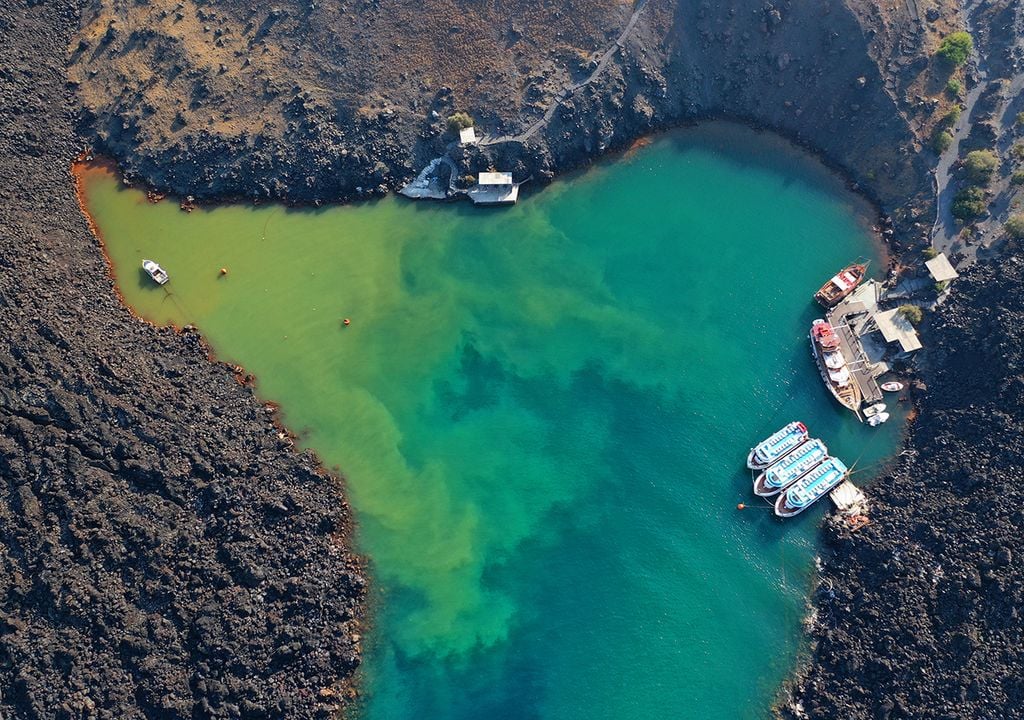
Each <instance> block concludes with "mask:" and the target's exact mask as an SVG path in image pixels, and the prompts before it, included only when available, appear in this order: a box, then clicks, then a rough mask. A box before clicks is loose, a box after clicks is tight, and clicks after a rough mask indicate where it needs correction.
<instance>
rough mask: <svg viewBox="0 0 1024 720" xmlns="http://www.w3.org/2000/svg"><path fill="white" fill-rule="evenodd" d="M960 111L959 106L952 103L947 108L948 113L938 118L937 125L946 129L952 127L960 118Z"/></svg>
mask: <svg viewBox="0 0 1024 720" xmlns="http://www.w3.org/2000/svg"><path fill="white" fill-rule="evenodd" d="M960 112H961V111H960V106H959V105H954V106H953V107H951V108H950V109H949V112H948V113H946V114H945V115H943V116H942V119H941V120H939V125H941V126H942V127H944V128H947V129H948V128H952V127H954V126H955V125H956V123H957V121H958V120H959V119H960Z"/></svg>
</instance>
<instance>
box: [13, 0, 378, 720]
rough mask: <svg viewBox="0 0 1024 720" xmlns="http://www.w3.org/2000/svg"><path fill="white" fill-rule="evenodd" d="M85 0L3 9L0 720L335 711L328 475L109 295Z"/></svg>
mask: <svg viewBox="0 0 1024 720" xmlns="http://www.w3.org/2000/svg"><path fill="white" fill-rule="evenodd" d="M78 11H79V9H78V7H77V6H76V3H74V2H70V1H68V2H47V3H31V4H29V5H25V4H23V3H5V4H4V5H3V7H2V8H0V107H2V110H0V148H2V152H0V227H2V228H3V234H4V236H3V240H2V242H0V493H2V502H0V537H2V538H3V551H2V553H0V716H2V717H4V718H19V719H20V718H112V719H113V718H116V719H118V720H121V719H127V718H183V717H196V718H198V717H224V718H230V717H246V718H281V717H296V718H322V717H331V716H333V715H334V714H335V712H336V710H337V708H339V707H340V706H341V704H342V703H343V701H344V700H345V698H346V696H347V694H348V693H349V690H350V685H351V681H352V678H353V673H354V671H355V669H356V667H357V665H358V663H359V647H358V628H359V618H360V614H361V612H362V605H363V597H364V588H365V580H364V579H363V575H362V571H361V569H360V566H359V564H358V561H357V559H356V558H355V557H354V556H353V555H352V554H351V551H350V550H349V540H348V536H349V532H350V524H351V520H350V516H349V512H348V508H347V506H346V505H345V502H344V497H343V494H342V490H341V487H340V484H339V482H338V481H337V479H335V478H332V477H330V476H329V475H328V473H326V472H325V471H324V470H323V469H322V468H321V467H319V465H318V464H317V461H316V459H315V458H314V457H313V456H312V455H310V454H308V453H302V454H300V453H297V452H295V450H294V449H293V448H292V445H291V442H290V441H289V440H288V438H287V436H285V435H283V434H281V433H280V430H279V428H277V427H276V426H275V424H274V421H273V414H272V413H271V412H269V408H267V407H265V406H264V405H262V404H261V403H260V401H259V400H258V399H257V398H256V397H255V395H254V393H253V390H252V388H250V387H247V386H245V385H243V384H242V383H240V382H238V381H237V380H236V378H235V375H234V372H233V370H232V369H231V368H229V367H227V366H225V365H222V364H217V363H211V362H210V361H209V358H208V352H207V349H206V348H205V346H204V345H203V343H202V342H201V340H200V339H199V337H198V336H197V335H196V334H195V333H190V332H185V333H176V332H173V331H171V330H158V329H155V328H153V327H151V326H149V325H147V324H145V323H143V322H142V321H140V320H137V319H135V318H133V317H132V316H131V315H130V314H129V312H128V311H127V310H126V309H125V308H124V307H123V306H122V305H121V304H120V302H119V300H118V298H117V296H116V294H115V293H114V288H113V286H112V282H111V280H110V277H109V275H108V273H107V267H106V265H105V262H104V259H103V257H102V254H101V253H100V251H99V248H98V246H97V243H96V241H95V239H94V238H93V237H92V236H91V234H90V231H89V228H88V226H87V225H86V221H85V219H84V217H83V215H82V213H81V212H79V208H78V205H77V202H76V196H75V188H74V185H73V183H72V179H71V177H70V174H69V166H70V162H71V161H72V160H73V159H74V157H75V156H76V155H78V153H79V152H80V151H81V150H82V148H83V141H82V138H81V137H80V136H78V135H77V134H76V133H75V130H74V119H75V117H76V115H77V112H76V110H75V108H74V104H73V103H74V98H73V97H72V95H71V94H70V93H69V92H68V88H67V85H66V82H67V81H66V74H65V73H66V59H67V47H68V45H69V44H70V42H71V38H72V36H73V34H74V33H75V31H76V30H77V28H78V23H79V14H78Z"/></svg>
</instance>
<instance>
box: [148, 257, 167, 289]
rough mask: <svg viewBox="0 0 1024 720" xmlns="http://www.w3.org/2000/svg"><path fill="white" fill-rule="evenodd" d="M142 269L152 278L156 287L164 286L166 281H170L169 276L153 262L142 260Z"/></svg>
mask: <svg viewBox="0 0 1024 720" xmlns="http://www.w3.org/2000/svg"><path fill="white" fill-rule="evenodd" d="M142 269H143V270H145V271H146V274H147V275H149V276H150V277H151V278H153V282H155V283H156V284H157V285H166V284H167V281H168V280H170V279H171V278H170V276H169V275H168V274H167V271H166V270H164V269H163V268H162V267H160V266H159V265H158V264H157V263H156V262H155V261H154V260H143V261H142Z"/></svg>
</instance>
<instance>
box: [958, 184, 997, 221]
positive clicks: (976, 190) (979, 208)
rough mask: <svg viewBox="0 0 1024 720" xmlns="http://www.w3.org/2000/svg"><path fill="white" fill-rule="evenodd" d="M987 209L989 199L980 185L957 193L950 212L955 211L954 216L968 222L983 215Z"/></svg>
mask: <svg viewBox="0 0 1024 720" xmlns="http://www.w3.org/2000/svg"><path fill="white" fill-rule="evenodd" d="M987 209H988V200H987V199H986V197H985V191H984V190H982V189H981V188H980V187H969V188H964V189H963V190H961V191H960V192H958V193H957V194H956V196H955V197H954V198H953V206H952V207H951V208H950V212H952V213H953V217H955V218H959V219H960V220H963V221H965V222H966V221H968V220H974V219H975V218H978V217H981V216H982V215H984V214H985V211H986V210H987Z"/></svg>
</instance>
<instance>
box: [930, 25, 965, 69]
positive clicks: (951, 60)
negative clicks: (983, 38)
mask: <svg viewBox="0 0 1024 720" xmlns="http://www.w3.org/2000/svg"><path fill="white" fill-rule="evenodd" d="M973 48H974V41H973V40H971V36H970V33H965V32H962V31H961V32H955V33H951V34H949V35H947V36H946V37H944V38H942V42H941V43H939V51H938V53H936V54H937V55H938V56H939V57H940V58H941V59H942V60H943V61H944V62H946V63H948V64H950V65H952V66H953V67H960V66H961V65H963V64H964V63H965V62H967V58H969V57H970V56H971V50H972V49H973Z"/></svg>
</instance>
